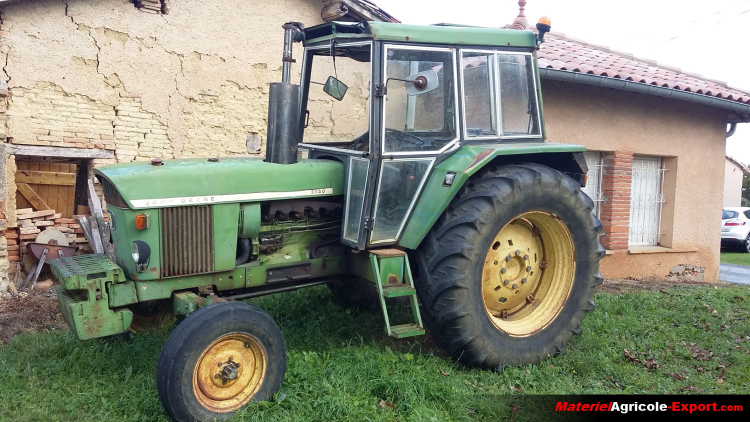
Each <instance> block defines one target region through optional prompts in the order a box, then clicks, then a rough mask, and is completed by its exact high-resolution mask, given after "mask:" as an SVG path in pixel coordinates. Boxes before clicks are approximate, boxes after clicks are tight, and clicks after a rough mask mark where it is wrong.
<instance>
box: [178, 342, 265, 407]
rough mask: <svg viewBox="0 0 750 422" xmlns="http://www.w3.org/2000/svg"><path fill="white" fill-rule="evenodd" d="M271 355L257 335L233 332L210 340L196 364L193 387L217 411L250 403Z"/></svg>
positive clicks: (205, 404)
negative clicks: (268, 354) (211, 341)
mask: <svg viewBox="0 0 750 422" xmlns="http://www.w3.org/2000/svg"><path fill="white" fill-rule="evenodd" d="M267 367H268V358H267V353H266V350H265V348H264V347H263V346H262V345H261V343H260V341H259V340H258V339H256V338H255V337H253V336H251V335H249V334H245V333H232V334H227V335H225V336H222V337H220V338H218V339H217V340H215V341H214V342H213V343H211V344H210V345H209V346H208V347H207V348H206V349H205V350H204V351H203V354H202V355H201V357H200V358H199V359H198V362H197V364H196V366H195V370H194V373H193V391H194V393H195V396H196V398H197V399H198V401H199V402H200V403H201V404H202V405H203V406H205V407H206V408H208V409H211V410H212V411H214V412H231V411H234V410H236V409H239V408H240V407H242V406H244V405H245V404H247V403H248V402H249V401H250V400H251V399H252V398H253V396H254V395H255V393H257V391H258V389H260V386H261V384H262V383H263V380H264V378H265V375H266V368H267Z"/></svg>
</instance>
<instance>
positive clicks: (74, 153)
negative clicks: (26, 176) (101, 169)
mask: <svg viewBox="0 0 750 422" xmlns="http://www.w3.org/2000/svg"><path fill="white" fill-rule="evenodd" d="M6 145H7V146H6V150H5V151H6V153H8V154H15V155H24V156H29V157H56V158H89V159H93V158H115V152H114V151H109V150H105V149H95V148H63V147H41V146H37V145H15V144H14V145H8V144H6Z"/></svg>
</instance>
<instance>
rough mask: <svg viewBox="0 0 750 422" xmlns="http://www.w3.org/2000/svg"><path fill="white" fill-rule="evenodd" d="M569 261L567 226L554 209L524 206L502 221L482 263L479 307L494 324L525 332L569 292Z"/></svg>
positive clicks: (547, 317) (544, 322)
mask: <svg viewBox="0 0 750 422" xmlns="http://www.w3.org/2000/svg"><path fill="white" fill-rule="evenodd" d="M575 263H576V261H575V246H574V244H573V237H572V235H571V234H570V229H568V226H567V225H566V224H565V223H563V222H562V220H560V219H559V218H558V217H557V216H555V215H554V214H551V213H548V212H542V211H530V212H526V213H523V214H521V215H519V216H518V217H516V218H514V219H513V220H512V221H511V222H510V223H508V224H506V225H505V226H503V228H501V229H500V231H499V232H498V233H497V235H496V236H495V238H494V240H493V241H492V243H491V244H490V248H489V249H488V251H487V256H486V258H485V260H484V267H483V268H482V298H483V300H484V308H485V310H486V311H487V314H488V315H489V317H490V320H492V323H493V324H494V325H495V327H496V328H497V329H499V330H501V331H503V332H505V333H507V334H508V335H511V336H514V337H528V336H530V335H533V334H534V333H537V332H539V331H540V330H543V329H544V328H545V327H547V326H548V325H549V324H551V323H552V321H554V320H555V318H557V316H558V315H559V314H560V311H562V309H563V307H564V306H565V302H566V301H567V300H568V296H570V291H571V289H572V288H573V281H574V279H575V268H576V264H575Z"/></svg>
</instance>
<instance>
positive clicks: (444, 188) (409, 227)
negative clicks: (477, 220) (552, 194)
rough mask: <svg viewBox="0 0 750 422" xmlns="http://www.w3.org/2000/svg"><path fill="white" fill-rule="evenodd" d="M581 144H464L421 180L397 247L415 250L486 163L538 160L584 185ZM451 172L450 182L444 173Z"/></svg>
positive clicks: (499, 163) (584, 171)
mask: <svg viewBox="0 0 750 422" xmlns="http://www.w3.org/2000/svg"><path fill="white" fill-rule="evenodd" d="M585 150H586V148H585V147H583V146H581V145H566V144H556V143H518V144H510V145H508V144H505V145H503V144H484V145H465V146H463V147H461V148H460V149H459V150H458V151H456V152H455V153H454V154H453V155H451V156H450V157H449V158H447V159H446V160H443V161H442V162H440V163H439V164H438V165H437V166H436V167H435V168H434V170H433V171H432V174H431V175H430V177H429V179H428V180H427V183H425V187H424V190H423V191H422V193H421V195H420V197H419V200H418V201H417V203H416V205H415V206H414V212H412V214H411V216H409V220H408V221H407V223H406V226H405V228H404V231H403V234H402V236H401V239H400V240H399V246H402V247H404V248H407V249H416V248H418V247H419V245H420V244H421V243H422V240H423V239H424V238H425V236H426V235H427V233H428V232H429V231H430V229H431V228H432V226H433V225H434V224H435V222H436V221H437V220H438V218H439V217H440V216H441V215H442V214H443V211H445V209H446V208H447V207H448V204H450V202H451V201H452V200H453V198H454V197H455V196H456V194H458V192H459V191H460V190H461V188H462V187H463V186H464V185H465V184H466V182H468V181H469V180H470V179H471V177H472V176H473V175H474V174H476V173H477V172H478V171H479V170H481V169H483V168H485V167H486V166H488V165H505V164H514V163H530V162H533V163H539V164H544V165H547V166H550V167H552V168H554V169H557V170H559V171H561V172H563V173H566V174H568V175H570V176H571V177H573V178H574V179H576V180H578V182H579V183H581V186H583V185H584V184H585V175H586V172H587V171H588V168H587V167H586V161H585V160H584V158H583V152H584V151H585ZM451 173H452V174H454V175H455V176H454V179H453V183H452V184H450V185H449V184H446V182H445V181H446V176H447V175H449V174H451Z"/></svg>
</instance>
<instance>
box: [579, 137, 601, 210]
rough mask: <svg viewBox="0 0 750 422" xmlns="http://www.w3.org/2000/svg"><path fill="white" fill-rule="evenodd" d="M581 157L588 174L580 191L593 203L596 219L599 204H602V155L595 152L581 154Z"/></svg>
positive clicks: (599, 207)
mask: <svg viewBox="0 0 750 422" xmlns="http://www.w3.org/2000/svg"><path fill="white" fill-rule="evenodd" d="M583 156H584V157H585V158H586V165H587V166H588V168H589V172H588V175H587V177H586V186H584V187H583V188H582V189H583V192H584V193H585V194H586V195H588V196H589V198H591V200H593V201H594V215H596V216H597V217H598V216H599V211H600V209H601V204H602V202H604V196H603V195H602V175H603V174H604V171H603V166H604V158H603V155H602V153H601V152H597V151H586V152H584V153H583Z"/></svg>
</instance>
